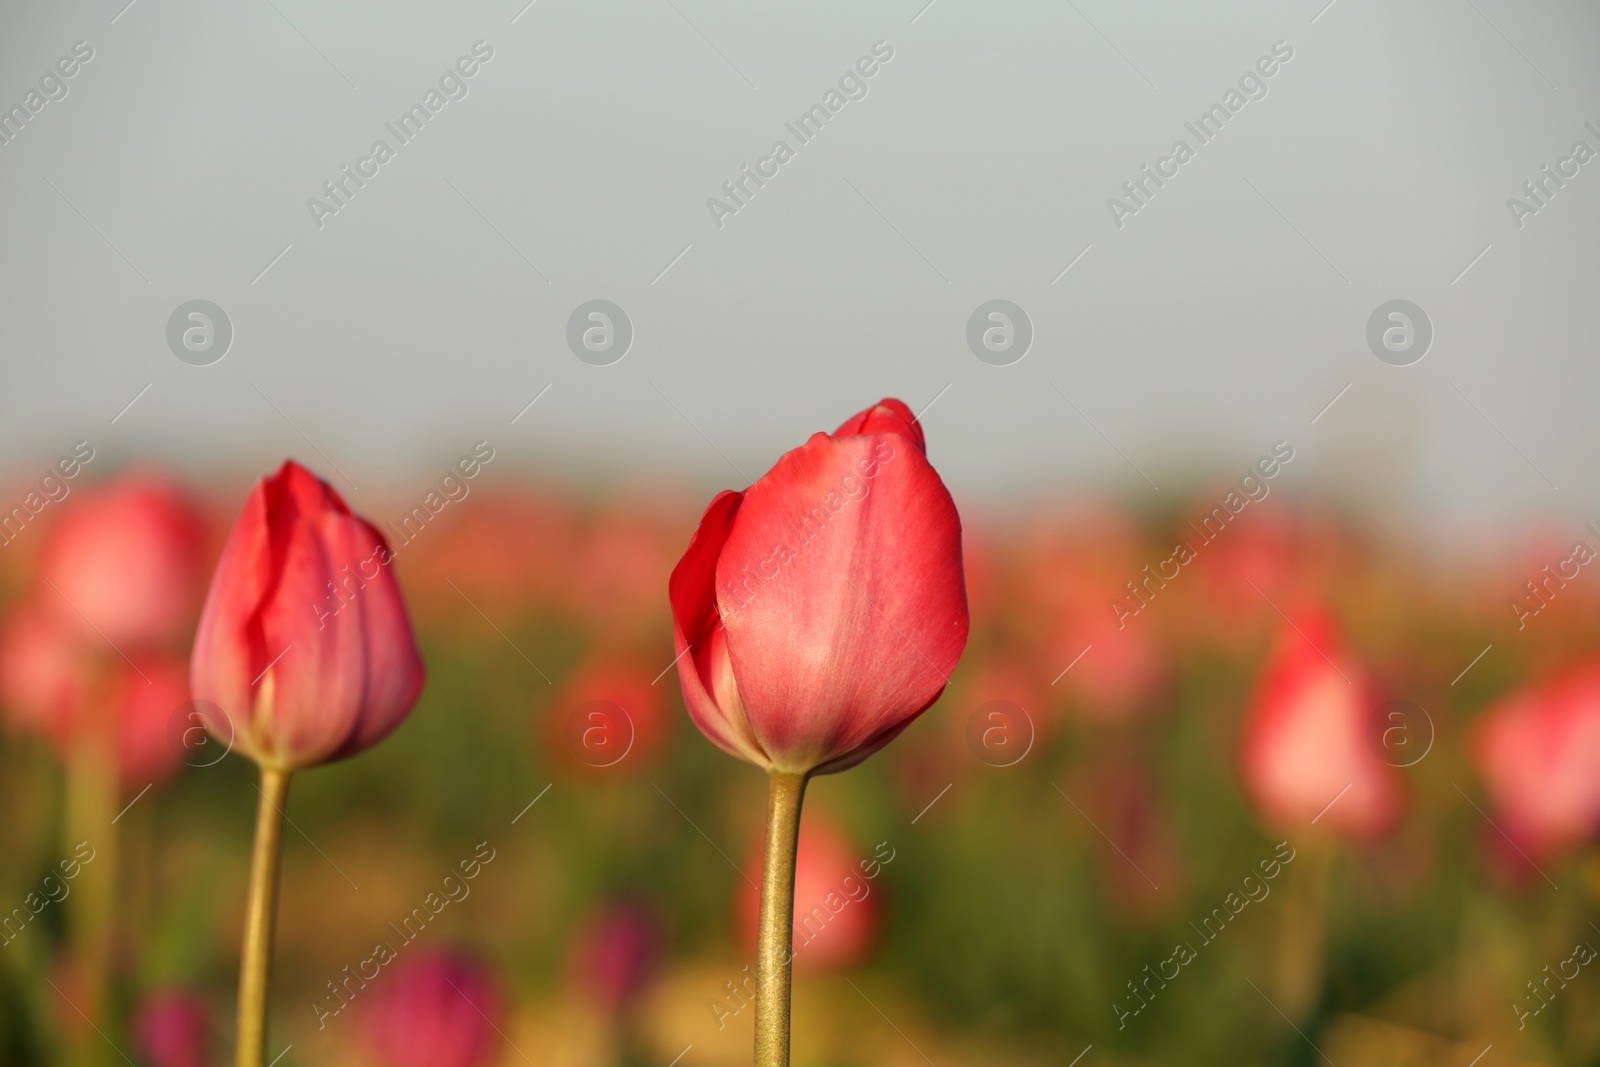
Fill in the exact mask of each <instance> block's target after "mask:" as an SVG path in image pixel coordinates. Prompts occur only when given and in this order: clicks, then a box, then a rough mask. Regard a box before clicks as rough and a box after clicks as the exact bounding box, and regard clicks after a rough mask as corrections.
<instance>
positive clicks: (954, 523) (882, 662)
mask: <svg viewBox="0 0 1600 1067" xmlns="http://www.w3.org/2000/svg"><path fill="white" fill-rule="evenodd" d="M669 588H670V592H671V600H672V610H673V633H674V638H675V642H676V646H677V651H678V654H679V655H680V656H683V655H684V653H685V652H689V653H690V655H689V656H686V657H684V659H683V660H681V661H680V663H679V669H678V678H679V682H680V684H681V685H682V687H683V694H684V702H685V704H686V705H687V706H688V709H689V715H690V717H691V718H692V719H693V720H694V722H695V725H696V726H698V727H699V728H700V730H701V732H702V733H704V734H705V735H706V736H707V737H708V738H710V739H711V740H712V741H713V742H715V743H716V744H717V745H719V746H721V747H722V748H723V749H724V750H725V751H727V752H729V753H730V754H732V755H735V756H738V757H739V758H741V759H744V760H748V761H749V762H751V763H754V764H756V765H757V766H760V767H765V768H768V769H770V770H776V771H782V772H785V773H790V774H806V773H819V774H827V773H832V772H834V771H841V770H844V769H846V768H848V767H851V766H854V765H855V764H857V763H859V762H861V761H862V760H863V759H866V758H867V757H868V756H869V755H871V754H872V753H873V752H876V751H877V750H878V749H880V748H882V747H883V746H884V745H886V744H888V743H889V742H890V741H891V740H892V739H893V738H894V737H895V736H896V735H897V734H899V733H900V731H902V730H903V729H905V728H906V726H908V725H909V724H910V723H911V721H912V720H913V719H915V718H916V717H917V716H918V715H920V714H921V713H922V712H923V711H924V710H926V709H927V708H928V706H929V705H931V704H932V703H933V702H934V701H935V700H936V699H938V697H939V694H940V693H941V692H942V691H943V689H944V686H945V683H946V681H947V680H948V679H949V677H950V672H951V671H952V670H953V669H954V668H955V665H956V661H957V660H958V659H959V658H960V656H961V651H962V649H963V648H964V647H965V645H966V640H967V622H968V620H967V603H966V593H965V588H964V584H963V576H962V570H961V521H960V518H959V517H958V516H957V514H956V509H955V504H954V502H953V501H952V500H951V499H950V493H949V491H948V490H946V489H945V487H944V483H943V482H941V481H940V480H939V476H938V475H937V474H936V473H935V472H934V470H933V468H932V467H931V466H929V465H928V461H927V459H926V458H925V457H924V455H923V436H922V427H921V426H920V425H919V424H918V423H917V421H916V419H915V418H914V417H913V416H912V414H911V411H910V409H908V408H907V407H906V406H905V405H904V404H903V403H901V402H900V401H898V400H884V401H882V402H881V403H879V404H877V405H875V406H873V407H871V408H868V409H866V410H865V411H863V412H861V413H859V414H857V415H856V416H854V417H853V418H851V419H849V420H847V421H846V422H845V424H844V425H843V426H841V427H839V429H838V430H837V431H835V432H834V433H833V434H832V435H829V434H823V433H818V434H813V435H812V437H811V439H810V440H809V441H807V442H806V443H805V444H804V445H802V446H801V447H799V448H797V449H794V450H793V451H790V452H788V453H786V454H785V455H784V456H783V457H782V458H781V459H779V460H778V462H777V463H776V464H775V465H774V466H773V468H772V469H771V470H770V471H768V472H767V473H766V474H765V475H763V476H762V477H761V478H760V479H758V480H757V481H756V482H755V484H754V485H752V486H750V488H749V489H747V490H745V491H744V492H742V493H739V492H731V491H730V492H723V493H720V494H719V495H718V496H717V497H716V499H714V500H713V501H712V502H711V505H710V507H708V508H707V509H706V513H705V516H704V517H703V518H702V519H701V520H700V527H699V529H698V530H697V531H696V532H695V535H694V538H693V540H691V541H690V543H689V548H688V550H687V551H686V552H685V553H684V556H683V559H682V560H681V561H679V563H678V566H677V568H676V569H675V570H674V571H673V572H672V580H671V582H670V584H669Z"/></svg>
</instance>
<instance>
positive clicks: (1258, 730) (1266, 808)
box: [1239, 613, 1404, 838]
mask: <svg viewBox="0 0 1600 1067" xmlns="http://www.w3.org/2000/svg"><path fill="white" fill-rule="evenodd" d="M1379 706H1380V701H1379V699H1378V697H1377V693H1376V690H1375V688H1374V686H1373V684H1372V682H1371V681H1370V680H1369V678H1368V677H1367V675H1366V673H1365V672H1364V671H1363V670H1362V668H1361V667H1360V666H1359V665H1358V664H1357V663H1356V662H1355V661H1354V660H1353V659H1352V658H1351V657H1350V656H1349V655H1347V654H1346V652H1345V651H1344V649H1343V648H1342V647H1341V643H1340V641H1339V638H1338V634H1337V632H1336V630H1335V629H1334V626H1333V624H1332V622H1331V621H1330V620H1328V619H1326V618H1324V617H1322V616H1320V615H1317V614H1313V613H1303V614H1301V615H1300V616H1299V617H1298V618H1297V619H1296V620H1295V625H1294V626H1292V627H1288V628H1286V629H1284V630H1283V631H1282V633H1281V634H1280V636H1279V640H1278V647H1277V649H1276V651H1275V652H1274V653H1273V655H1272V658H1271V660H1270V661H1269V662H1268V664H1267V667H1266V670H1265V671H1264V672H1263V673H1262V676H1261V680H1260V682H1259V683H1258V684H1257V687H1256V691H1255V695H1254V697H1253V699H1252V701H1251V705H1250V708H1249V710H1248V712H1247V713H1246V718H1245V724H1244V732H1243V736H1242V738H1241V740H1240V747H1239V773H1240V776H1241V778H1242V779H1243V783H1244V789H1245V792H1246V794H1247V795H1248V796H1249V797H1250V799H1251V800H1252V801H1253V802H1254V803H1255V806H1256V808H1257V810H1258V811H1259V812H1260V813H1261V815H1262V816H1263V817H1264V818H1265V819H1266V820H1267V821H1268V822H1270V823H1273V824H1275V825H1277V826H1280V827H1282V828H1285V829H1299V828H1304V827H1309V826H1310V824H1311V821H1312V820H1313V819H1316V820H1317V824H1316V825H1317V828H1319V829H1325V830H1328V831H1330V832H1333V833H1336V834H1341V835H1344V836H1349V837H1358V838H1359V837H1371V836H1374V835H1377V834H1380V833H1382V832H1383V831H1385V830H1387V829H1388V828H1390V827H1391V826H1392V825H1393V824H1394V822H1395V820H1396V819H1397V818H1398V817H1399V815H1400V812H1401V809H1402V807H1403V802H1404V798H1403V795H1402V793H1401V791H1400V786H1399V784H1398V782H1397V774H1398V772H1396V771H1395V769H1394V768H1393V767H1391V766H1390V765H1388V764H1386V763H1384V762H1383V761H1382V760H1381V759H1379V758H1378V755H1377V753H1376V752H1375V751H1374V750H1373V749H1372V747H1371V742H1370V739H1369V728H1370V725H1371V717H1372V715H1373V714H1374V713H1376V712H1377V711H1378V710H1379Z"/></svg>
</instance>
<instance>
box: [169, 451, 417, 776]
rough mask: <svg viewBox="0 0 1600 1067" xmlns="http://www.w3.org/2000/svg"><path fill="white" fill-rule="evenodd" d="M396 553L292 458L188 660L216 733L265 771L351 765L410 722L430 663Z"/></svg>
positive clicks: (253, 510)
mask: <svg viewBox="0 0 1600 1067" xmlns="http://www.w3.org/2000/svg"><path fill="white" fill-rule="evenodd" d="M392 558H393V556H392V553H391V552H390V549H389V545H388V542H387V541H385V540H384V538H383V535H382V534H380V533H379V532H378V531H377V529H376V528H375V527H373V525H372V524H371V523H369V522H367V521H366V520H365V519H363V518H361V517H360V516H357V515H354V514H352V513H351V512H350V509H349V508H348V507H346V506H345V502H344V501H343V500H342V499H340V497H339V494H338V493H336V492H335V491H334V490H333V489H332V488H330V487H329V486H328V485H327V483H325V482H323V481H322V480H320V479H319V478H317V477H316V476H315V475H314V474H312V473H311V472H310V471H308V470H306V469H305V468H304V467H302V466H300V465H299V464H298V463H295V462H294V461H293V460H289V461H286V462H285V463H284V464H283V466H282V467H280V468H278V470H277V472H276V473H274V474H271V475H269V476H267V477H266V478H263V479H262V480H261V481H260V482H258V483H257V484H256V487H255V488H254V489H253V490H252V491H251V493H250V496H249V499H247V500H246V501H245V505H244V510H243V511H242V512H241V513H240V515H239V518H238V520H237V521H236V522H235V523H234V527H233V530H232V531H231V532H230V533H229V535H228V540H227V543H226V544H225V545H224V546H223V550H222V558H221V560H220V561H219V562H218V564H217V570H216V575H215V576H214V577H213V579H212V582H211V591H210V593H209V594H208V595H207V596H206V602H205V608H204V610H203V611H202V613H201V616H200V626H199V629H198V631H197V633H196V635H195V642H194V653H193V657H192V659H191V661H190V663H191V666H190V671H191V675H190V677H191V682H192V686H193V691H194V698H195V700H196V701H208V702H210V703H211V704H214V705H216V706H217V707H219V708H221V710H222V712H223V713H224V714H225V715H226V716H227V717H228V718H229V719H230V720H231V722H223V723H219V722H213V721H211V719H212V718H214V716H213V715H212V714H209V713H203V714H205V717H206V719H207V723H206V725H207V727H208V729H210V730H211V732H212V733H213V734H214V735H216V736H217V737H218V738H219V740H222V741H224V742H226V741H229V740H230V739H231V740H232V742H233V744H234V747H236V748H238V749H239V750H240V751H241V752H243V753H244V754H245V755H247V756H249V757H250V758H251V759H253V760H255V761H256V762H257V763H258V764H260V765H262V766H263V767H270V768H274V769H278V770H295V769H297V768H301V767H307V766H311V765H314V764H318V763H327V762H329V761H331V760H336V759H342V758H344V757H346V756H350V755H353V754H354V753H357V752H360V751H361V750H362V749H365V748H368V747H369V746H371V745H373V744H376V743H377V742H378V741H380V740H382V739H383V737H385V736H386V735H387V734H388V733H389V732H390V731H391V730H393V729H394V728H395V727H396V726H398V725H399V724H400V721H401V720H402V719H404V718H405V716H406V713H407V712H409V711H410V710H411V706H412V705H413V704H414V703H415V702H416V699H417V696H418V694H419V693H420V692H421V691H422V683H423V665H422V655H421V653H420V652H418V650H417V643H416V638H415V637H414V636H413V634H412V630H411V620H410V618H409V616H408V615H407V614H406V607H405V603H404V602H403V601H402V600H401V597H400V587H399V585H398V584H397V583H396V581H395V577H394V572H393V570H392V568H391V561H392Z"/></svg>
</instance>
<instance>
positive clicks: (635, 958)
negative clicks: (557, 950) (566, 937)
mask: <svg viewBox="0 0 1600 1067" xmlns="http://www.w3.org/2000/svg"><path fill="white" fill-rule="evenodd" d="M660 951H661V935H660V931H659V929H658V928H657V924H656V919H655V916H654V915H653V914H652V913H651V912H650V910H649V909H648V908H646V907H645V906H644V905H642V904H637V903H620V904H614V905H612V906H610V907H608V908H605V909H603V910H602V911H600V912H599V913H598V914H596V915H594V916H592V917H591V918H590V920H589V921H588V923H587V924H585V926H584V928H583V929H582V931H581V932H580V933H579V935H578V937H577V938H576V939H575V941H574V942H573V954H572V970H573V972H574V973H575V975H576V976H577V978H578V979H579V981H581V982H582V983H583V985H584V987H585V988H587V989H588V990H589V992H590V993H591V994H592V995H593V996H594V998H595V1000H597V1001H599V1002H600V1005H601V1006H602V1007H603V1008H605V1010H606V1012H607V1013H609V1014H612V1015H615V1014H617V1013H618V1012H620V1011H622V1010H623V1009H624V1008H626V1007H628V1006H629V1005H630V1004H632V1003H633V1001H634V1000H635V999H636V998H637V997H638V996H639V994H640V993H641V992H643V991H644V989H645V988H646V987H647V986H648V985H649V984H650V979H651V978H652V977H653V976H654V974H655V969H656V961H657V958H658V957H659V955H660Z"/></svg>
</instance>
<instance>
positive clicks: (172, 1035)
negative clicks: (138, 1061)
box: [133, 990, 212, 1067]
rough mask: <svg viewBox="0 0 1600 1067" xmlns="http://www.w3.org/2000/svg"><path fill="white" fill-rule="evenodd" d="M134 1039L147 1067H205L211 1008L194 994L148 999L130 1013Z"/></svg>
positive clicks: (208, 1054)
mask: <svg viewBox="0 0 1600 1067" xmlns="http://www.w3.org/2000/svg"><path fill="white" fill-rule="evenodd" d="M133 1034H134V1040H135V1042H136V1043H137V1044H138V1046H139V1051H140V1053H141V1054H142V1061H143V1062H144V1063H147V1064H149V1067H206V1065H207V1064H208V1063H210V1062H211V1041H212V1024H211V1006H210V1005H209V1004H207V1003H206V1001H205V1000H204V998H202V997H201V996H200V995H199V994H197V993H191V992H187V991H183V990H173V991H169V992H164V993H160V994H157V995H155V996H152V997H150V998H149V999H148V1000H146V1001H145V1002H144V1003H143V1004H141V1005H140V1006H139V1008H138V1010H137V1011H136V1012H135V1013H134V1019H133Z"/></svg>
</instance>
